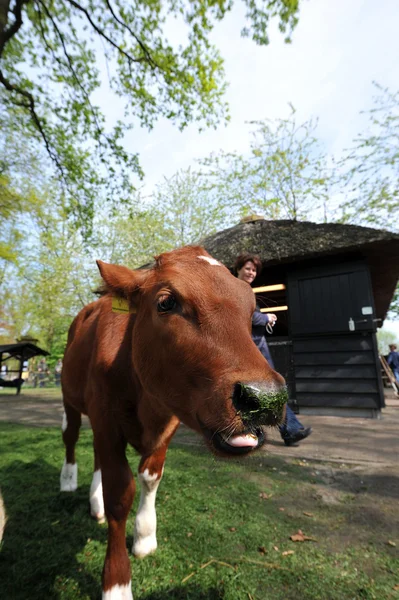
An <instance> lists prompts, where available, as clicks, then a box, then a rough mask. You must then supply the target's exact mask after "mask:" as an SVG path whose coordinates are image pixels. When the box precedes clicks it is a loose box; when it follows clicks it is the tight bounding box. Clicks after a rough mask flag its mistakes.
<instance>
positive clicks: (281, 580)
mask: <svg viewBox="0 0 399 600" xmlns="http://www.w3.org/2000/svg"><path fill="white" fill-rule="evenodd" d="M0 440H1V442H0V484H1V490H2V494H3V499H4V504H5V507H6V512H7V517H8V521H7V524H6V528H5V532H4V538H3V541H2V545H1V552H0V598H1V599H2V600H14V599H15V600H48V599H51V598H57V599H62V600H67V599H68V600H83V599H97V598H100V597H101V588H100V578H101V569H102V563H103V560H104V554H105V548H106V525H98V524H97V523H95V522H94V521H92V520H91V519H90V518H89V512H88V511H89V509H88V497H89V487H90V482H91V474H92V446H91V444H92V439H91V432H90V431H88V430H83V431H82V432H81V438H80V441H79V445H78V464H79V489H78V491H77V492H76V493H74V494H60V493H59V491H58V489H59V473H60V468H61V465H62V462H63V447H62V442H61V434H60V431H59V430H56V429H50V428H47V429H45V428H28V427H23V426H17V425H8V424H5V425H4V424H3V425H0ZM130 459H131V460H130V462H131V465H132V469H133V472H135V470H136V469H137V464H138V457H137V456H135V455H134V453H133V452H131V453H130ZM319 487H320V481H319V480H318V476H317V472H316V473H315V471H314V466H312V465H309V464H303V463H300V462H298V461H297V464H295V463H294V462H291V463H290V462H288V461H283V460H282V459H279V458H277V457H268V456H266V455H259V454H258V455H254V456H252V457H250V458H249V459H246V460H240V461H236V460H230V461H224V460H220V459H215V458H214V457H212V456H211V455H209V454H208V453H206V452H205V451H204V450H202V448H201V447H195V446H189V445H184V444H183V443H177V444H175V445H174V446H173V447H172V448H171V449H170V450H169V453H168V457H167V463H166V468H165V475H164V480H163V482H162V484H161V486H160V488H159V493H158V501H157V509H158V510H157V513H158V545H159V547H158V550H157V552H156V553H155V554H154V555H152V556H150V557H147V558H146V559H144V560H136V559H134V558H133V557H132V558H131V566H132V581H133V593H134V598H135V600H164V599H181V600H183V599H187V600H189V599H190V600H216V599H220V598H223V599H224V600H269V599H270V600H291V599H292V600H316V599H317V600H358V599H375V600H384V599H389V598H399V591H397V590H395V587H396V586H398V587H399V585H398V584H399V553H398V546H399V541H398V540H396V541H397V542H398V544H397V546H396V547H395V546H394V545H393V544H395V541H394V537H393V536H394V532H393V531H392V527H393V526H392V520H391V517H392V515H395V514H396V513H397V512H398V510H399V509H398V504H397V501H395V502H393V505H392V507H391V508H390V506H391V505H390V504H387V505H384V506H385V509H384V510H385V512H384V511H383V510H382V509H381V510H379V508H378V506H379V505H378V502H377V500H373V498H371V499H370V502H366V496H367V494H366V495H365V496H364V497H362V500H360V497H359V498H357V496H356V495H354V494H350V493H347V491H345V490H343V491H342V493H340V496H339V500H337V502H333V503H331V502H329V503H326V502H323V501H322V500H320V497H319V496H318V495H317V490H318V489H319ZM137 500H138V498H136V501H135V505H134V508H135V507H136V506H137ZM395 506H396V508H395ZM373 511H374V513H373ZM390 511H391V512H390ZM395 511H396V512H395ZM133 515H134V513H133V512H132V514H131V517H130V519H129V522H128V529H127V545H128V548H129V551H130V548H131V544H132V532H133ZM298 529H301V530H302V531H303V533H304V534H305V535H307V536H309V537H312V538H314V541H306V542H297V543H294V542H293V541H291V540H290V536H291V535H292V534H294V533H296V532H297V531H298ZM388 540H389V541H391V543H388ZM291 552H292V553H291Z"/></svg>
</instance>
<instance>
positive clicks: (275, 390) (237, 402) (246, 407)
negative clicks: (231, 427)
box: [232, 381, 288, 421]
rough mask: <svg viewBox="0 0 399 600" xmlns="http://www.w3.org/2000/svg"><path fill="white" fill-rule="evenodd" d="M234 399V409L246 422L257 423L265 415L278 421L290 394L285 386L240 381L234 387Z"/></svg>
mask: <svg viewBox="0 0 399 600" xmlns="http://www.w3.org/2000/svg"><path fill="white" fill-rule="evenodd" d="M232 399H233V406H234V408H235V409H236V410H237V412H238V413H239V414H240V415H241V418H242V419H244V420H251V421H252V420H254V421H256V420H258V419H259V418H261V417H262V415H265V414H269V415H270V414H271V415H274V416H275V417H276V418H277V419H278V418H279V417H280V416H281V414H282V412H283V408H284V405H285V404H286V403H287V401H288V393H287V388H286V386H285V385H280V384H278V385H277V384H275V383H273V384H267V383H265V382H263V381H262V382H257V381H255V382H248V383H243V382H241V381H239V382H238V383H236V384H235V386H234V391H233V397H232Z"/></svg>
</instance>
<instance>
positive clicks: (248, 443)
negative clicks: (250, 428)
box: [225, 433, 258, 448]
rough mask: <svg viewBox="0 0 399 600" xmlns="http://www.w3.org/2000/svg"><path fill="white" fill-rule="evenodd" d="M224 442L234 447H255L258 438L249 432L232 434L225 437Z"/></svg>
mask: <svg viewBox="0 0 399 600" xmlns="http://www.w3.org/2000/svg"><path fill="white" fill-rule="evenodd" d="M225 442H226V443H227V444H229V445H230V446H234V447H235V448H243V447H246V448H248V447H251V448H255V447H256V446H257V445H258V438H257V437H256V436H255V435H252V434H251V433H247V434H245V435H233V436H232V437H230V438H229V439H228V440H227V439H226V440H225Z"/></svg>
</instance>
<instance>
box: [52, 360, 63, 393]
mask: <svg viewBox="0 0 399 600" xmlns="http://www.w3.org/2000/svg"><path fill="white" fill-rule="evenodd" d="M61 372H62V359H61V358H59V359H58V360H57V363H56V365H55V367H54V382H55V385H56V386H57V387H58V386H59V385H60V384H61Z"/></svg>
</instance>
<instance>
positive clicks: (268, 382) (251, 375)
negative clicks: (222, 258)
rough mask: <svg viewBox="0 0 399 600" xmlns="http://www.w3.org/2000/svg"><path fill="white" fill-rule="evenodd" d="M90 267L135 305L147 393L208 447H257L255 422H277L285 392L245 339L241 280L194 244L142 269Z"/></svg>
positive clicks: (246, 309) (247, 309)
mask: <svg viewBox="0 0 399 600" xmlns="http://www.w3.org/2000/svg"><path fill="white" fill-rule="evenodd" d="M98 265H99V269H100V272H101V275H102V277H103V279H104V281H105V283H106V285H107V288H108V290H109V291H110V292H111V293H112V294H114V295H117V296H121V297H124V298H126V299H127V301H128V302H129V305H130V307H131V309H132V310H134V311H135V316H131V317H130V318H132V319H135V323H134V328H133V347H132V369H134V370H135V372H136V374H137V376H138V378H139V380H140V382H141V385H142V386H143V389H144V390H145V392H146V394H147V395H148V396H150V397H152V398H157V402H160V403H161V404H162V405H163V406H164V408H166V409H167V410H169V411H170V412H171V413H173V414H175V415H176V416H177V417H178V418H179V419H180V420H181V421H183V422H184V423H185V424H186V425H188V426H189V427H191V428H192V429H195V430H197V431H198V432H200V433H202V434H203V435H204V437H205V439H206V440H207V442H208V444H209V446H210V447H211V449H212V450H214V451H217V452H220V453H223V454H245V453H247V452H250V451H251V450H254V449H256V448H259V447H260V446H261V445H262V444H263V443H264V441H265V435H264V429H263V426H265V425H276V424H278V423H279V422H281V421H282V419H283V416H284V415H283V412H284V407H285V403H286V401H287V392H286V388H285V382H284V379H283V378H282V377H281V375H279V374H278V373H276V372H275V371H274V370H273V369H272V368H271V367H270V366H269V364H268V363H267V361H266V360H265V359H264V357H263V356H262V354H261V353H260V352H259V350H258V348H257V347H256V346H255V344H254V342H253V341H252V337H251V319H252V314H253V311H254V308H255V300H254V294H253V292H252V290H251V288H250V286H249V285H248V284H247V283H245V282H243V281H240V280H238V279H237V278H236V277H234V276H233V275H231V273H230V272H229V271H228V269H226V268H225V267H224V266H223V265H222V264H221V263H219V262H217V261H216V260H215V259H213V258H212V257H211V256H210V255H209V254H208V253H207V252H206V251H205V250H204V249H203V248H201V247H192V246H190V247H185V248H182V249H179V250H174V251H172V252H168V253H165V254H161V255H160V256H158V257H157V258H156V261H155V265H154V266H153V267H152V268H150V269H147V270H144V269H143V270H136V271H131V270H130V269H127V268H126V267H121V266H115V265H107V264H105V263H103V262H100V261H99V262H98Z"/></svg>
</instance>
